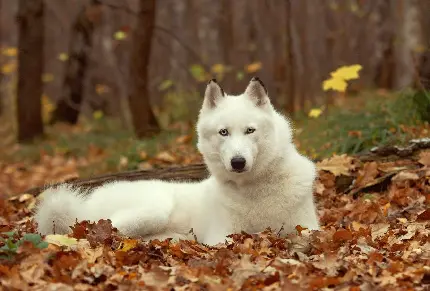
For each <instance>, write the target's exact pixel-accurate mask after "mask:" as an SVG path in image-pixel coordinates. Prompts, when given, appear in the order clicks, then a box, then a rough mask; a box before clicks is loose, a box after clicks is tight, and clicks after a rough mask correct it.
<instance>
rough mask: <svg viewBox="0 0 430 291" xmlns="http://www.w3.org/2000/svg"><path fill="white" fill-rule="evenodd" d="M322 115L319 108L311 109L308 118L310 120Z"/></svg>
mask: <svg viewBox="0 0 430 291" xmlns="http://www.w3.org/2000/svg"><path fill="white" fill-rule="evenodd" d="M321 114H322V109H321V108H313V109H311V111H309V114H308V116H309V117H312V118H318V117H319V116H320V115H321Z"/></svg>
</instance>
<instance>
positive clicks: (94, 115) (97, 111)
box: [93, 110, 103, 120]
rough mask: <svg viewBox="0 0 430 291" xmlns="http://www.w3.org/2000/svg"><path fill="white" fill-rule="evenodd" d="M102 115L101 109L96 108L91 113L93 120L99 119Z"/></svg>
mask: <svg viewBox="0 0 430 291" xmlns="http://www.w3.org/2000/svg"><path fill="white" fill-rule="evenodd" d="M102 117H103V111H101V110H96V111H94V113H93V118H94V119H95V120H99V119H101V118H102Z"/></svg>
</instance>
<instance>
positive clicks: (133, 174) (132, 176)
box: [25, 164, 209, 196]
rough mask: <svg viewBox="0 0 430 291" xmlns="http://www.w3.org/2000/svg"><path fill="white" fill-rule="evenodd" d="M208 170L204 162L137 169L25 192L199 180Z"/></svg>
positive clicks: (204, 176) (72, 180)
mask: <svg viewBox="0 0 430 291" xmlns="http://www.w3.org/2000/svg"><path fill="white" fill-rule="evenodd" d="M208 175H209V172H208V170H207V168H206V165H205V164H192V165H187V166H174V167H168V168H161V169H151V170H137V171H127V172H120V173H113V174H107V175H101V176H96V177H91V178H86V179H71V180H67V181H64V182H62V183H55V184H50V185H45V186H42V187H35V188H31V189H29V190H27V191H26V192H25V193H28V194H32V195H34V196H37V195H39V194H40V193H41V192H43V190H44V189H45V188H46V187H52V186H57V185H60V184H64V183H66V184H71V185H74V186H77V187H81V188H83V189H92V188H95V187H98V186H100V185H102V184H104V183H108V182H113V181H137V180H151V179H160V180H165V181H166V180H169V181H201V180H203V179H204V178H206V177H208Z"/></svg>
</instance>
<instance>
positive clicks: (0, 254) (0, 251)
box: [0, 231, 48, 260]
mask: <svg viewBox="0 0 430 291" xmlns="http://www.w3.org/2000/svg"><path fill="white" fill-rule="evenodd" d="M15 234H16V233H15V232H13V231H9V232H3V233H2V234H1V235H2V236H1V237H0V242H2V243H3V246H2V247H0V259H7V260H11V259H13V257H14V255H15V254H16V253H17V251H18V248H19V247H20V246H21V245H22V244H23V243H24V242H26V241H28V242H30V243H32V244H33V246H35V247H36V248H39V249H44V248H47V247H48V243H47V242H46V241H43V239H42V237H41V236H40V235H39V234H37V233H26V234H24V236H23V237H22V238H21V239H19V240H16V238H15ZM3 236H6V238H4V237H3Z"/></svg>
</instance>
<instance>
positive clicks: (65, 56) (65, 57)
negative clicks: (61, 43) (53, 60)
mask: <svg viewBox="0 0 430 291" xmlns="http://www.w3.org/2000/svg"><path fill="white" fill-rule="evenodd" d="M58 59H59V60H60V61H62V62H65V61H67V60H68V59H69V55H68V54H66V53H61V54H59V55H58Z"/></svg>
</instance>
